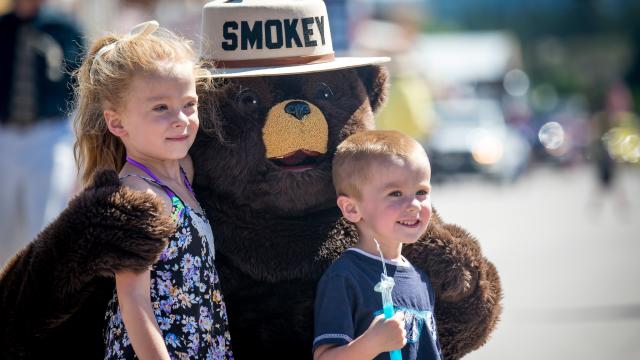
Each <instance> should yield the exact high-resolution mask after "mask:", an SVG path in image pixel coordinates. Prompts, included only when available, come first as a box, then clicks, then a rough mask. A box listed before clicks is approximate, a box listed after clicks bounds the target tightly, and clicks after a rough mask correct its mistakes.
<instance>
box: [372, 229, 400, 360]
mask: <svg viewBox="0 0 640 360" xmlns="http://www.w3.org/2000/svg"><path fill="white" fill-rule="evenodd" d="M373 241H375V243H376V248H378V252H379V253H380V261H381V262H382V274H380V282H379V283H377V284H376V286H375V287H374V288H373V290H375V291H377V292H379V293H381V294H382V311H383V312H384V318H385V319H390V318H392V317H393V313H394V309H393V299H392V298H391V290H393V286H394V285H395V284H396V283H395V281H393V278H392V277H389V276H387V266H386V265H385V263H384V257H383V256H382V250H380V244H379V243H378V241H377V240H376V239H375V238H374V239H373ZM389 357H390V358H391V360H402V352H400V350H392V351H390V352H389Z"/></svg>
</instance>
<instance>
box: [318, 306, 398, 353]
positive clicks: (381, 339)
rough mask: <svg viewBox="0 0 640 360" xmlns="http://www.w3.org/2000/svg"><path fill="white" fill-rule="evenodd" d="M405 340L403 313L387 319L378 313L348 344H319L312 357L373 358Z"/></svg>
mask: <svg viewBox="0 0 640 360" xmlns="http://www.w3.org/2000/svg"><path fill="white" fill-rule="evenodd" d="M406 342H407V341H406V331H405V329H404V316H403V314H402V313H401V312H397V313H396V314H395V315H394V316H393V317H392V318H391V319H387V320H385V319H384V315H383V314H380V315H378V316H376V317H375V318H374V319H373V321H371V325H369V328H368V329H367V331H365V332H364V333H363V334H362V335H360V336H359V337H357V338H356V339H354V340H353V341H351V342H349V343H348V344H345V345H341V346H338V345H334V344H323V345H319V346H318V347H317V348H316V350H315V351H314V352H313V359H314V360H331V359H342V360H348V359H373V358H374V357H376V356H377V355H378V354H380V353H382V352H387V351H391V350H396V349H401V348H402V347H403V346H404V345H405V344H406Z"/></svg>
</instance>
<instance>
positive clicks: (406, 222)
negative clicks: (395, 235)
mask: <svg viewBox="0 0 640 360" xmlns="http://www.w3.org/2000/svg"><path fill="white" fill-rule="evenodd" d="M396 223H398V224H400V225H402V226H405V227H408V228H416V227H418V225H420V219H415V220H402V221H396Z"/></svg>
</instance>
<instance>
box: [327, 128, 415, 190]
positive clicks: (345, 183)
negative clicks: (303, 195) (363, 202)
mask: <svg viewBox="0 0 640 360" xmlns="http://www.w3.org/2000/svg"><path fill="white" fill-rule="evenodd" d="M417 152H422V153H423V154H425V155H426V153H425V151H424V148H423V147H422V145H420V143H418V142H417V141H416V140H414V139H413V138H412V137H411V136H408V135H406V134H404V133H401V132H399V131H393V130H389V131H387V130H384V131H383V130H371V131H363V132H358V133H355V134H353V135H351V136H349V137H348V138H346V139H345V140H344V141H343V142H342V143H340V145H338V148H337V149H336V153H335V155H334V157H333V165H332V167H333V170H332V176H333V185H334V186H335V188H336V194H337V195H338V196H341V195H344V196H349V197H354V198H360V196H361V191H360V185H361V184H364V183H366V182H367V181H369V179H370V178H371V176H373V174H372V173H371V172H372V168H373V166H374V165H379V164H385V163H388V162H389V161H390V160H393V159H400V160H405V161H406V160H408V159H410V158H412V157H413V156H415V155H416V153H417Z"/></svg>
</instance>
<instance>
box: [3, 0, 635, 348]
mask: <svg viewBox="0 0 640 360" xmlns="http://www.w3.org/2000/svg"><path fill="white" fill-rule="evenodd" d="M205 3H206V1H201V0H48V1H44V0H0V14H5V15H4V16H3V17H2V20H0V38H1V39H2V42H1V43H0V46H2V48H3V50H2V54H3V56H2V57H1V60H0V61H1V62H2V64H0V167H1V168H2V170H3V173H4V174H3V175H2V176H0V179H2V180H0V191H1V192H0V194H1V195H2V198H1V199H0V204H2V205H1V206H0V219H2V220H1V222H0V226H1V227H0V234H2V235H0V236H1V237H2V241H1V242H0V263H4V261H6V260H7V259H8V258H9V257H10V256H11V255H12V254H13V253H15V252H16V251H17V250H18V249H19V248H20V247H22V246H24V244H25V243H26V241H27V240H30V239H32V238H33V237H34V236H35V234H36V233H37V232H38V231H39V230H40V229H41V228H42V227H43V226H44V225H45V224H46V223H48V222H49V221H50V220H51V219H52V218H53V217H55V216H56V215H57V213H58V212H59V211H61V209H63V208H64V206H65V204H66V202H67V201H68V199H69V197H70V196H71V195H72V194H73V193H74V192H75V191H77V186H78V185H77V181H76V178H75V176H76V172H75V168H74V167H75V164H74V163H73V157H72V153H71V146H72V142H73V137H72V134H71V131H70V128H69V125H68V120H67V119H68V117H67V115H66V114H67V110H68V104H69V100H70V99H71V98H70V91H69V87H68V83H69V78H68V76H67V75H65V74H66V73H67V72H68V71H69V70H72V69H73V68H74V67H75V66H77V64H78V61H79V59H81V57H82V52H83V51H84V47H85V46H86V44H88V43H89V42H90V41H91V40H92V39H93V38H95V37H97V36H100V35H102V34H104V33H105V32H107V31H114V32H127V31H128V30H129V29H130V28H131V27H132V26H133V25H135V24H137V23H139V22H141V21H146V20H149V19H157V20H158V21H159V22H160V24H162V25H163V26H165V27H168V28H170V29H172V30H174V31H176V32H178V33H180V34H182V35H184V36H185V37H188V38H191V39H193V40H194V41H195V42H196V44H197V43H198V42H199V41H200V38H201V35H200V22H201V9H202V6H203V5H204V4H205ZM325 3H326V5H327V8H328V11H329V17H330V26H331V32H332V36H333V43H334V48H335V49H336V51H337V53H338V55H350V54H357V55H388V56H391V57H392V59H393V61H392V62H391V63H390V64H389V66H388V68H389V70H390V73H391V78H392V85H391V87H390V91H389V99H388V102H387V105H386V106H385V108H384V109H383V110H382V111H381V112H380V114H378V116H377V124H378V127H379V128H383V129H399V130H402V131H405V132H407V133H409V134H411V135H412V136H414V137H415V138H417V139H419V140H420V141H421V142H422V143H423V144H424V146H425V148H426V149H427V150H428V153H429V156H430V158H431V162H432V167H433V182H434V184H435V185H434V192H433V203H434V205H435V207H436V208H437V209H438V210H439V211H440V212H441V214H442V215H443V216H444V218H445V220H447V221H449V222H454V223H459V224H461V225H463V226H464V227H465V228H466V229H468V230H469V231H470V232H471V233H473V234H474V235H476V236H477V238H478V239H479V240H480V242H481V244H482V247H483V250H484V253H485V255H486V256H487V258H489V259H490V260H491V261H493V262H494V263H495V265H496V266H497V268H498V270H499V271H500V273H501V276H502V281H503V288H504V301H503V302H504V314H503V317H502V320H501V322H500V323H499V326H498V328H497V330H496V331H495V332H494V334H493V337H492V339H491V340H490V341H489V342H488V343H487V344H486V345H485V346H484V347H482V348H481V349H480V350H478V351H476V352H473V353H472V354H470V355H468V356H467V358H468V359H538V358H545V359H574V358H575V359H578V358H579V359H602V358H611V359H640V341H639V340H640V261H639V258H640V236H639V234H640V221H638V216H639V215H640V132H639V129H640V127H639V120H638V116H637V113H638V110H639V106H640V22H638V21H637V19H638V18H639V17H640V2H637V1H631V0H626V1H625V0H519V1H515V0H484V1H478V0H457V1H435V0H431V1H427V0H422V1H418V0H393V1H392V0H386V1H384V0H377V1H374V0H326V1H325ZM8 55H11V56H8Z"/></svg>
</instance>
